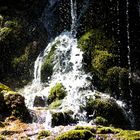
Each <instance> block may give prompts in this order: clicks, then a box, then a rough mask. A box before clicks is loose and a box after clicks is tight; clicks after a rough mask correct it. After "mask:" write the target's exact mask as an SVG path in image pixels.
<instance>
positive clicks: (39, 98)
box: [33, 96, 46, 107]
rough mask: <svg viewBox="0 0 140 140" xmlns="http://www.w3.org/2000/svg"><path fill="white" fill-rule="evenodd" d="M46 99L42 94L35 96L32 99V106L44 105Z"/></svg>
mask: <svg viewBox="0 0 140 140" xmlns="http://www.w3.org/2000/svg"><path fill="white" fill-rule="evenodd" d="M45 105H46V99H45V97H42V96H36V97H35V100H34V105H33V106H34V107H45Z"/></svg>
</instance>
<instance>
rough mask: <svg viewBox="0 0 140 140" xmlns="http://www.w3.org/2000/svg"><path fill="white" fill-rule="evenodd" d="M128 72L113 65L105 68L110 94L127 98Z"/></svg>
mask: <svg viewBox="0 0 140 140" xmlns="http://www.w3.org/2000/svg"><path fill="white" fill-rule="evenodd" d="M128 77H129V73H128V70H127V69H126V68H121V67H117V66H114V67H112V68H110V69H108V70H107V74H106V79H105V82H106V85H108V91H109V92H110V94H111V96H115V97H116V98H117V99H118V98H122V97H123V98H124V99H127V98H128V96H129V95H128V93H129V85H128V84H129V80H128Z"/></svg>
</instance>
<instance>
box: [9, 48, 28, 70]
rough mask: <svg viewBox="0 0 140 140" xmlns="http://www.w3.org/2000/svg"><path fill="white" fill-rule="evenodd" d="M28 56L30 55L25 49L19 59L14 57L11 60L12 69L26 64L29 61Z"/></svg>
mask: <svg viewBox="0 0 140 140" xmlns="http://www.w3.org/2000/svg"><path fill="white" fill-rule="evenodd" d="M29 54H30V51H29V49H28V48H26V49H25V53H24V54H22V55H21V56H19V57H15V58H14V59H13V61H12V65H13V67H14V68H17V66H18V65H22V64H25V63H27V61H28V60H29Z"/></svg>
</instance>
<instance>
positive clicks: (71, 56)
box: [23, 0, 109, 128]
mask: <svg viewBox="0 0 140 140" xmlns="http://www.w3.org/2000/svg"><path fill="white" fill-rule="evenodd" d="M52 5H53V3H52ZM80 16H81V15H80ZM71 19H72V22H71V23H72V24H71V30H70V31H68V32H63V33H61V34H60V35H59V36H58V37H56V38H55V39H54V40H53V41H52V42H50V43H49V44H48V45H47V47H46V48H45V50H44V51H43V52H42V53H41V54H40V55H39V56H38V57H37V59H36V61H35V65H34V79H33V81H32V83H31V85H28V86H27V87H25V89H24V91H23V94H24V96H25V99H26V100H25V102H26V105H27V107H28V108H31V109H35V108H34V100H35V97H36V96H42V98H45V99H47V98H48V94H49V91H50V89H51V88H52V87H54V86H55V85H56V84H57V83H62V85H64V87H65V88H66V91H67V96H66V97H65V98H64V99H63V101H62V104H61V105H60V106H59V108H57V109H56V110H53V111H55V112H60V111H61V112H64V111H65V110H70V111H72V112H74V114H73V117H75V118H78V120H79V121H87V120H86V112H82V113H81V112H80V106H81V105H85V104H86V98H87V97H92V98H95V97H94V94H95V90H94V89H93V86H92V84H91V79H92V78H91V76H90V74H86V73H85V72H84V70H83V68H82V59H83V56H82V55H83V52H82V51H80V49H79V48H78V42H77V39H76V28H77V25H76V24H77V8H76V0H71ZM53 47H55V50H54V54H53V56H54V61H53V74H52V76H51V77H50V79H49V80H48V81H47V83H45V84H43V83H42V82H41V67H42V65H43V63H44V61H45V58H46V57H47V56H48V55H49V52H50V51H51V50H52V48H53ZM102 96H104V97H105V98H109V96H107V95H105V94H102ZM46 106H47V105H46ZM38 111H39V110H38ZM39 112H40V113H41V114H42V115H41V116H40V117H38V119H36V120H37V121H36V123H43V125H44V127H45V128H51V119H52V116H51V113H50V111H49V110H46V108H45V107H44V108H43V111H42V110H40V111H39ZM42 119H43V120H42Z"/></svg>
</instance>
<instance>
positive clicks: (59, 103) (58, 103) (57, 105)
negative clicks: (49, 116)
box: [49, 100, 62, 109]
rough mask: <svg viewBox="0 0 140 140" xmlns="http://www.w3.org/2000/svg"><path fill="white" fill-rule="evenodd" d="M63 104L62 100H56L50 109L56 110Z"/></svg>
mask: <svg viewBox="0 0 140 140" xmlns="http://www.w3.org/2000/svg"><path fill="white" fill-rule="evenodd" d="M61 104H62V100H56V101H54V102H52V103H51V104H50V105H49V109H56V108H58V107H59V106H60V105H61Z"/></svg>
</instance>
